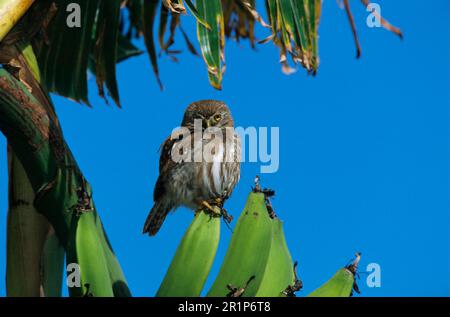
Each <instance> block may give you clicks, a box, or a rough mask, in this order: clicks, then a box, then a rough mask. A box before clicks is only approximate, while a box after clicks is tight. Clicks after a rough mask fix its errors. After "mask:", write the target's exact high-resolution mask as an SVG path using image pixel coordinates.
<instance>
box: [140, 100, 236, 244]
mask: <svg viewBox="0 0 450 317" xmlns="http://www.w3.org/2000/svg"><path fill="white" fill-rule="evenodd" d="M233 127H234V124H233V118H232V117H231V113H230V110H229V109H228V107H227V105H226V104H225V103H223V102H221V101H217V100H201V101H197V102H194V103H192V104H190V105H189V106H188V108H187V109H186V111H185V113H184V117H183V121H182V123H181V127H180V130H181V131H185V132H184V133H183V134H182V136H181V137H179V135H178V136H177V137H174V134H173V133H172V135H171V136H169V137H168V138H167V139H166V140H165V141H164V142H163V144H162V145H161V156H160V160H159V177H158V180H157V181H156V185H155V189H154V193H153V200H154V205H153V208H152V210H151V211H150V214H149V215H148V217H147V220H146V221H145V225H144V230H143V233H148V234H149V235H151V236H153V235H155V234H156V233H157V232H158V230H159V228H160V227H161V225H162V223H163V222H164V219H165V218H166V216H167V214H168V213H169V211H171V210H175V209H177V208H178V207H179V206H185V207H188V208H190V209H193V210H195V211H197V210H200V209H204V207H205V206H206V207H208V208H210V207H211V205H212V204H216V203H218V205H219V206H220V207H221V206H222V204H223V202H224V201H225V200H226V199H227V198H228V197H229V196H230V195H231V193H232V191H233V189H234V187H235V185H236V183H237V182H238V180H239V176H240V159H241V143H240V139H239V136H238V135H237V134H236V133H235V132H234V128H233Z"/></svg>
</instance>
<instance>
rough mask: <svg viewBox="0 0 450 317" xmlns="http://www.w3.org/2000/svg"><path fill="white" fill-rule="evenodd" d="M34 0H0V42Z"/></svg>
mask: <svg viewBox="0 0 450 317" xmlns="http://www.w3.org/2000/svg"><path fill="white" fill-rule="evenodd" d="M33 2H34V0H0V21H1V23H0V42H1V41H2V40H3V39H4V38H5V36H6V34H8V32H9V31H11V29H12V28H13V27H14V25H16V23H17V21H19V19H20V18H21V17H22V16H23V15H24V14H25V12H27V10H28V9H29V8H30V7H31V5H32V4H33Z"/></svg>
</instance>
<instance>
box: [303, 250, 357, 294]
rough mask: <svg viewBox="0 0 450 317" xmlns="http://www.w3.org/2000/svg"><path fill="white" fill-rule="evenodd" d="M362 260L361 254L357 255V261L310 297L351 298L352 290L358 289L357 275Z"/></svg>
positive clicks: (335, 275)
mask: <svg viewBox="0 0 450 317" xmlns="http://www.w3.org/2000/svg"><path fill="white" fill-rule="evenodd" d="M360 258H361V255H360V254H359V253H357V254H356V258H355V261H354V262H353V263H352V264H351V265H348V266H346V267H344V268H342V269H340V270H339V271H337V272H336V274H334V275H333V277H331V278H330V279H329V280H328V282H326V283H325V284H323V285H322V286H320V287H319V288H318V289H316V290H315V291H313V292H312V293H311V294H309V295H308V297H349V296H351V295H352V290H353V289H356V290H357V286H356V284H355V274H356V270H357V268H358V263H359V260H360Z"/></svg>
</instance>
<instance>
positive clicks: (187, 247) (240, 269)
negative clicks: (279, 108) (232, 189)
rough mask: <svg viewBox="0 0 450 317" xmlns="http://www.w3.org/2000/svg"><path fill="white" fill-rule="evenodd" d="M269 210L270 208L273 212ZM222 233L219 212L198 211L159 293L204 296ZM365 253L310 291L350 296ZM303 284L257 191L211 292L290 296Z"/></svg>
mask: <svg viewBox="0 0 450 317" xmlns="http://www.w3.org/2000/svg"><path fill="white" fill-rule="evenodd" d="M269 211H270V212H269ZM219 236H220V218H219V217H216V216H213V215H210V214H208V213H206V212H204V211H201V212H198V213H197V214H196V215H195V219H194V221H193V222H192V224H191V225H190V227H189V229H188V230H187V232H186V234H185V235H184V237H183V239H182V241H181V244H180V245H179V247H178V249H177V251H176V254H175V257H174V258H173V260H172V263H171V264H170V267H169V269H168V271H167V273H166V276H165V277H164V280H163V282H162V284H161V286H160V288H159V290H158V292H157V294H156V296H161V297H166V296H167V297H168V296H178V297H187V296H190V297H196V296H200V295H201V293H202V291H203V288H204V285H205V282H206V279H207V277H208V274H209V271H210V269H211V266H212V263H213V260H214V257H215V254H216V251H217V246H218V243H219ZM359 259H360V255H359V254H357V257H356V259H355V261H354V262H353V263H352V264H351V265H348V266H346V267H344V268H342V269H340V270H339V271H337V273H336V274H335V275H334V276H333V277H332V278H331V279H330V280H329V281H328V282H326V283H325V284H324V285H322V286H321V287H319V288H318V289H316V290H315V291H314V292H312V293H311V294H310V295H308V296H309V297H348V296H351V294H352V290H353V289H356V290H357V286H356V283H355V274H356V269H357V266H358V262H359ZM301 288H302V282H301V281H300V280H298V278H297V274H296V264H293V262H292V258H291V255H290V253H289V249H288V247H287V244H286V240H285V237H284V232H283V224H282V222H281V221H280V220H279V219H278V218H277V217H276V216H275V215H274V213H273V211H272V209H271V206H270V205H268V198H267V197H266V195H265V193H263V192H260V191H252V192H251V193H250V195H249V197H248V199H247V203H246V205H245V208H244V210H243V211H242V213H241V215H240V217H239V219H238V221H237V224H236V227H235V230H234V232H233V235H232V237H231V241H230V245H229V247H228V250H227V253H226V255H225V258H224V261H223V263H222V265H221V268H220V270H219V273H218V275H217V277H216V279H215V280H214V282H213V284H212V286H211V288H210V289H209V290H208V291H207V292H206V296H208V297H226V296H227V297H241V296H243V297H286V296H295V292H296V291H298V290H300V289H301Z"/></svg>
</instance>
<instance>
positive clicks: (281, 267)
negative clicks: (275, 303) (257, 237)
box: [255, 218, 296, 297]
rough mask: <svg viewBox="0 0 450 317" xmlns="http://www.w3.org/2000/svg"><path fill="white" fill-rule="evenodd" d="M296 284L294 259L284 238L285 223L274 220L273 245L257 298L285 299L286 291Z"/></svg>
mask: <svg viewBox="0 0 450 317" xmlns="http://www.w3.org/2000/svg"><path fill="white" fill-rule="evenodd" d="M295 282H296V278H295V274H294V269H293V264H292V257H291V254H290V253H289V249H288V247H287V244H286V239H285V237H284V231H283V223H282V222H281V220H279V219H278V218H275V219H273V220H272V244H271V246H270V254H269V258H268V261H267V264H266V269H265V272H264V276H263V279H262V282H261V285H260V286H259V289H258V291H257V292H256V294H255V296H257V297H285V296H286V294H285V293H284V291H285V290H286V288H287V287H288V286H289V285H294V284H295Z"/></svg>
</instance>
